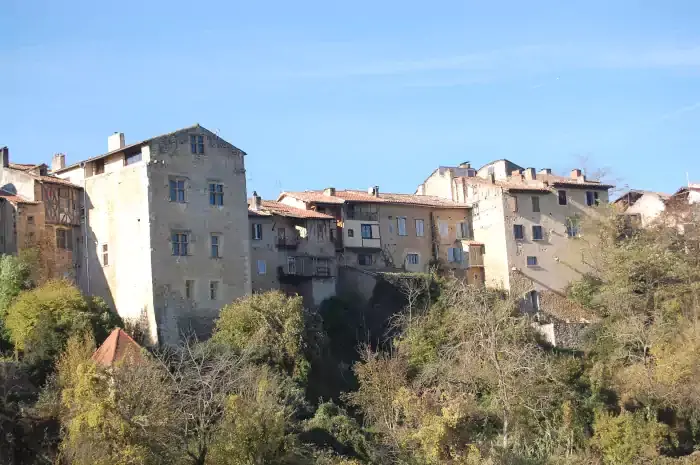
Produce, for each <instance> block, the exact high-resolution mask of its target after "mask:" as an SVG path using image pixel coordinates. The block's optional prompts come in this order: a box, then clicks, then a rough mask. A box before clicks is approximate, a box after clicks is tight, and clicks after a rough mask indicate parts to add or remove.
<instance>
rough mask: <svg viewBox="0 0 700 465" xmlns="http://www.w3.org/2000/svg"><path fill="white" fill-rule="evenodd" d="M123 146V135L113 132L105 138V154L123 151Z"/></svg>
mask: <svg viewBox="0 0 700 465" xmlns="http://www.w3.org/2000/svg"><path fill="white" fill-rule="evenodd" d="M124 147H125V144H124V133H123V132H115V133H114V134H112V135H111V136H109V137H108V138H107V152H114V151H115V150H119V149H123V148H124Z"/></svg>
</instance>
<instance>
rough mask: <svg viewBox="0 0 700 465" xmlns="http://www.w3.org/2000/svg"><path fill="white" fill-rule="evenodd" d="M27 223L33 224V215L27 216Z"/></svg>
mask: <svg viewBox="0 0 700 465" xmlns="http://www.w3.org/2000/svg"><path fill="white" fill-rule="evenodd" d="M27 224H34V217H33V216H32V215H29V216H28V217H27Z"/></svg>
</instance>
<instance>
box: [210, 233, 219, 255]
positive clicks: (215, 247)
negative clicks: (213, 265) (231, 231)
mask: <svg viewBox="0 0 700 465" xmlns="http://www.w3.org/2000/svg"><path fill="white" fill-rule="evenodd" d="M219 239H220V237H219V235H218V234H212V235H211V258H220V257H221V255H219Z"/></svg>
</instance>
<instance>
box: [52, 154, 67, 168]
mask: <svg viewBox="0 0 700 465" xmlns="http://www.w3.org/2000/svg"><path fill="white" fill-rule="evenodd" d="M65 167H66V155H65V154H63V153H57V154H55V155H54V156H53V159H52V160H51V171H52V172H54V173H55V172H56V171H58V170H62V169H63V168H65Z"/></svg>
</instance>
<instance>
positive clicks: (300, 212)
mask: <svg viewBox="0 0 700 465" xmlns="http://www.w3.org/2000/svg"><path fill="white" fill-rule="evenodd" d="M248 213H249V214H250V213H252V214H253V215H256V214H257V216H269V215H279V216H286V217H289V218H301V219H309V220H314V219H315V220H333V219H334V218H333V217H332V216H330V215H326V214H325V213H320V212H317V211H314V210H304V209H302V208H296V207H292V206H290V205H286V204H284V203H281V202H275V201H273V200H263V201H262V205H261V210H252V209H251V208H250V206H248ZM261 213H262V214H261Z"/></svg>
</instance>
